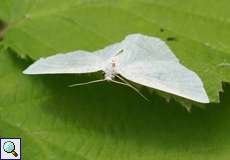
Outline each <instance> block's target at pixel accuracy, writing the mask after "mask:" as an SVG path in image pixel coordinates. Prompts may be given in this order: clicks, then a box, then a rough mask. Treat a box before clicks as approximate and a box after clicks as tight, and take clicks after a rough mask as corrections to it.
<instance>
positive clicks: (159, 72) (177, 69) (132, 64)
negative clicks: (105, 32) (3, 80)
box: [23, 34, 209, 103]
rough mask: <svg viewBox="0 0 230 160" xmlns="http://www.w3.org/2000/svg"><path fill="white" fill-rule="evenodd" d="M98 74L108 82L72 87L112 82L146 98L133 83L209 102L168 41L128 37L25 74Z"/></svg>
mask: <svg viewBox="0 0 230 160" xmlns="http://www.w3.org/2000/svg"><path fill="white" fill-rule="evenodd" d="M97 71H103V72H104V79H101V80H95V81H91V82H86V83H80V84H75V85H72V86H76V85H84V84H90V83H95V82H101V81H112V82H115V83H119V84H123V85H127V86H129V87H131V88H132V89H134V90H135V91H137V92H138V93H139V94H140V95H141V96H142V97H144V96H143V95H142V94H141V93H140V92H139V91H138V90H137V89H136V88H135V87H134V86H132V85H131V84H130V83H129V82H128V81H127V80H129V81H131V82H135V83H137V84H141V85H143V86H147V87H150V88H154V89H157V90H160V91H164V92H167V93H171V94H174V95H177V96H180V97H183V98H186V99H190V100H193V101H196V102H200V103H209V98H208V96H207V94H206V92H205V89H204V87H203V83H202V81H201V79H200V78H199V76H198V75H197V74H196V73H195V72H193V71H191V70H189V69H187V68H186V67H185V66H183V65H182V64H180V63H179V60H178V59H177V57H176V56H175V55H174V54H173V52H172V51H171V50H170V49H169V47H168V46H167V45H166V43H165V42H164V41H162V40H160V39H159V38H155V37H149V36H145V35H141V34H131V35H128V36H127V37H126V38H125V39H124V40H123V41H121V42H119V43H115V44H112V45H109V46H107V47H105V48H104V49H101V50H97V51H95V52H93V53H90V52H87V51H81V50H79V51H74V52H70V53H66V54H57V55H54V56H50V57H48V58H41V59H39V60H38V61H36V62H35V63H34V64H32V65H31V66H29V67H28V68H27V69H26V70H25V71H24V72H23V73H24V74H68V73H69V74H70V73H91V72H97ZM115 78H118V79H119V80H120V81H117V80H115ZM144 98H145V97H144Z"/></svg>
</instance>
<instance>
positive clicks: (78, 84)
mask: <svg viewBox="0 0 230 160" xmlns="http://www.w3.org/2000/svg"><path fill="white" fill-rule="evenodd" d="M103 81H106V80H105V79H99V80H95V81H89V82H84V83H77V84H72V85H69V87H76V86H83V85H87V84H92V83H98V82H103Z"/></svg>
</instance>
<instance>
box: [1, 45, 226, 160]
mask: <svg viewBox="0 0 230 160" xmlns="http://www.w3.org/2000/svg"><path fill="white" fill-rule="evenodd" d="M27 65H28V62H27V61H25V60H22V59H20V58H19V57H17V55H15V53H12V52H11V51H7V52H6V51H3V49H1V50H0V77H1V78H0V88H1V92H0V110H1V114H0V126H1V127H0V137H21V138H22V144H23V145H22V153H23V159H25V160H26V159H31V157H33V159H35V160H40V159H49V160H52V159H55V160H56V159H64V160H65V159H66V160H67V159H77V160H108V159H116V160H122V159H125V160H152V159H159V160H168V159H174V160H182V159H186V160H194V159H210V160H212V159H213V160H214V159H215V160H216V159H221V160H228V159H229V157H230V152H229V148H230V138H229V133H230V120H229V114H230V108H229V103H230V92H229V91H230V86H229V85H228V86H226V88H225V90H226V92H225V94H224V97H222V99H221V103H220V104H210V105H208V106H207V109H198V108H193V110H192V112H191V113H188V112H187V111H186V110H185V109H184V108H182V107H181V106H180V105H179V104H178V103H176V102H174V101H172V102H170V103H167V102H165V100H163V99H162V98H160V97H159V96H157V95H154V96H153V97H152V99H151V101H152V102H151V103H148V102H146V101H144V100H143V99H142V98H141V97H139V96H138V95H137V94H136V93H135V92H133V91H132V90H131V89H130V88H127V87H124V86H119V85H114V84H110V83H101V84H95V85H90V86H82V87H77V88H69V87H66V86H67V85H69V84H73V83H76V82H77V80H75V79H78V78H82V76H77V77H76V76H73V75H69V76H63V75H59V76H26V75H23V74H22V70H23V69H24V68H25V67H26V66H27ZM83 77H84V78H82V79H81V80H84V81H85V80H89V78H91V77H87V76H83ZM78 81H79V79H78Z"/></svg>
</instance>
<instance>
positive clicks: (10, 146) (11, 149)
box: [3, 141, 18, 157]
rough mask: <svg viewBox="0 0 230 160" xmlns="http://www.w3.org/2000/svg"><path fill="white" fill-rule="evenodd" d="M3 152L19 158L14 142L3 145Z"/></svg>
mask: <svg viewBox="0 0 230 160" xmlns="http://www.w3.org/2000/svg"><path fill="white" fill-rule="evenodd" d="M3 150H4V151H5V152H6V153H11V154H13V155H14V157H17V156H18V154H17V152H15V145H14V143H13V142H11V141H7V142H5V143H4V144H3Z"/></svg>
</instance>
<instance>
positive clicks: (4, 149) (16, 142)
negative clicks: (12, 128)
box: [0, 138, 21, 160]
mask: <svg viewBox="0 0 230 160" xmlns="http://www.w3.org/2000/svg"><path fill="white" fill-rule="evenodd" d="M0 139H1V141H0V143H1V155H0V160H18V159H19V160H21V139H20V138H0Z"/></svg>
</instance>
